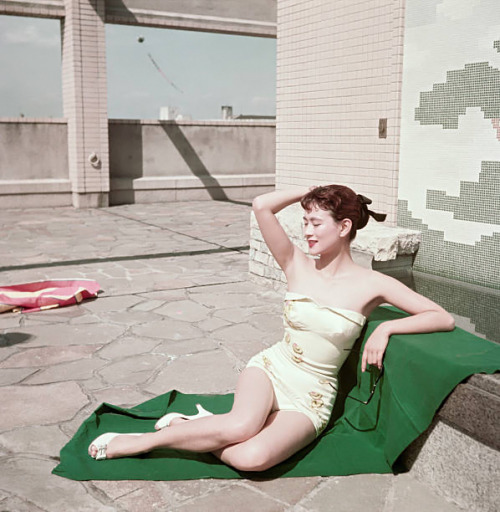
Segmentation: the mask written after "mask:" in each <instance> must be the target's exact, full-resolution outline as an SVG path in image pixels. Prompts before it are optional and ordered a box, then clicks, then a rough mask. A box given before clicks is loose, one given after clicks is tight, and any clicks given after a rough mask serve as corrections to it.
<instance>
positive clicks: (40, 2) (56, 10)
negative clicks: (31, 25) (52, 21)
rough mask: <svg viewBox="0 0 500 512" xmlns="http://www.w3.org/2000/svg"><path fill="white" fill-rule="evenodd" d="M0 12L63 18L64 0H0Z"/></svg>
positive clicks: (64, 10)
mask: <svg viewBox="0 0 500 512" xmlns="http://www.w3.org/2000/svg"><path fill="white" fill-rule="evenodd" d="M0 14H10V15H15V16H33V17H37V18H59V19H60V18H64V16H65V14H66V9H65V7H64V0H0Z"/></svg>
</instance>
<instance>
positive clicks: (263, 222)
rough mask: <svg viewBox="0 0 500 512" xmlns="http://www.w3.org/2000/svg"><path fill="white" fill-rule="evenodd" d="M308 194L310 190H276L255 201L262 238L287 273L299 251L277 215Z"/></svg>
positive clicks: (254, 209)
mask: <svg viewBox="0 0 500 512" xmlns="http://www.w3.org/2000/svg"><path fill="white" fill-rule="evenodd" d="M308 192H309V189H308V188H300V189H294V190H276V191H274V192H270V193H268V194H263V195H261V196H258V197H256V198H255V199H254V200H253V204H252V206H253V211H254V213H255V217H256V219H257V222H258V224H259V228H260V231H261V233H262V236H263V237H264V240H265V242H266V244H267V246H268V247H269V250H270V251H271V253H272V255H273V256H274V258H275V259H276V261H277V262H278V265H279V266H280V267H281V268H282V269H283V271H284V272H285V273H286V270H287V267H288V265H289V264H290V263H291V262H292V260H293V257H294V254H295V253H296V251H299V249H298V248H297V247H296V246H295V245H294V244H293V243H292V242H291V241H290V239H289V238H288V235H287V234H286V233H285V231H284V230H283V228H282V227H281V224H280V223H279V221H278V219H277V218H276V215H275V214H276V213H278V212H279V211H280V210H282V209H283V208H285V207H287V206H289V205H291V204H293V203H296V202H297V201H300V199H302V197H303V196H304V195H305V194H307V193H308Z"/></svg>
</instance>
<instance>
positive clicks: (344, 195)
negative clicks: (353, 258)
mask: <svg viewBox="0 0 500 512" xmlns="http://www.w3.org/2000/svg"><path fill="white" fill-rule="evenodd" d="M371 202H372V200H371V199H368V198H367V197H365V196H362V195H361V194H356V192H354V190H352V189H350V188H349V187H345V186H344V185H325V186H321V187H315V188H313V189H312V190H311V191H310V192H308V193H307V194H306V195H305V196H304V197H303V198H302V199H301V201H300V204H301V205H302V208H304V210H306V211H310V210H311V209H312V208H314V207H318V208H320V209H321V210H326V211H327V212H330V215H331V216H332V217H333V218H334V220H336V221H337V222H340V221H341V220H344V219H350V220H351V222H352V227H351V232H350V233H349V240H354V237H355V236H356V232H357V231H358V229H362V228H364V227H365V226H366V224H367V223H368V219H369V217H370V216H371V217H373V218H374V219H375V220H376V221H377V222H382V221H384V220H385V218H386V215H385V213H375V212H372V211H371V210H369V209H368V205H369V204H371Z"/></svg>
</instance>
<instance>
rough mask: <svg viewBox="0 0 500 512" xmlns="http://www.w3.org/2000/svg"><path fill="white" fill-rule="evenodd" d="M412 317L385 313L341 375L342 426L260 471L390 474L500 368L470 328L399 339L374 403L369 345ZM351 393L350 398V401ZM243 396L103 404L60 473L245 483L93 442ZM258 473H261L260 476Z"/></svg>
mask: <svg viewBox="0 0 500 512" xmlns="http://www.w3.org/2000/svg"><path fill="white" fill-rule="evenodd" d="M401 316H405V314H404V313H402V312H401V311H399V310H396V309H395V308H377V310H376V311H374V313H373V314H372V315H371V316H370V318H369V322H368V323H367V326H366V328H365V330H364V332H363V335H362V337H361V339H360V340H358V343H357V344H356V346H355V348H354V350H353V351H352V353H351V355H350V357H349V358H348V360H347V361H346V363H345V364H344V366H343V368H342V371H341V373H340V375H339V381H340V390H339V395H338V398H337V402H336V405H335V409H334V413H333V416H332V421H331V422H330V425H329V427H328V428H327V429H326V430H325V432H324V433H323V434H322V435H321V436H320V437H319V438H318V439H317V440H316V441H315V442H314V443H313V444H311V445H309V446H308V447H306V448H305V449H303V450H301V451H300V452H298V453H297V454H296V455H294V456H293V457H291V458H290V459H288V460H286V461H285V462H283V463H281V464H279V465H278V466H276V467H274V468H272V469H270V470H268V471H266V472H263V473H259V475H258V476H259V477H262V478H275V477H279V476H285V477H298V476H313V475H321V476H333V475H350V474H358V473H390V472H392V468H393V465H394V463H395V461H396V459H397V458H398V456H399V455H400V454H401V453H402V451H403V450H404V449H405V448H406V447H407V446H408V445H409V444H410V443H411V442H412V441H413V440H414V439H416V438H417V437H418V436H419V435H420V434H421V433H422V432H423V431H424V430H425V429H426V428H427V427H428V426H429V424H430V423H431V421H432V419H433V416H434V414H435V413H436V410H437V409H438V407H439V406H440V404H441V403H442V402H443V400H444V399H445V398H446V396H447V395H448V394H449V393H450V392H451V391H452V390H453V388H454V387H455V386H456V385H457V384H458V383H459V382H460V381H462V380H463V379H465V378H466V377H468V376H469V375H472V374H473V373H479V372H486V373H493V372H495V371H496V370H499V369H500V345H498V344H496V343H492V342H490V341H486V340H483V339H481V338H478V337H477V336H474V335H472V334H469V333H467V332H465V331H463V330H461V329H455V330H454V331H453V332H445V333H433V334H411V335H395V336H393V337H392V338H391V343H390V344H389V346H388V349H387V352H386V355H385V359H384V368H385V371H384V374H383V375H382V377H381V378H380V381H379V382H378V384H377V386H376V388H375V393H374V395H373V397H372V399H371V400H370V402H369V403H368V404H367V405H365V404H363V403H361V402H358V401H356V400H354V399H351V398H350V397H357V398H359V399H361V400H366V399H367V398H368V397H369V395H370V391H371V389H372V387H373V384H374V382H375V379H376V375H375V374H374V373H369V372H365V373H364V374H361V371H360V368H359V366H360V365H359V359H360V358H359V354H360V350H361V348H362V344H363V343H364V340H366V339H367V338H368V336H369V335H370V333H371V332H373V330H374V329H375V327H376V326H377V325H378V324H379V323H380V322H383V321H386V320H391V319H393V318H399V317H401ZM346 397H347V398H346ZM232 401H233V395H186V394H182V393H180V392H178V391H175V390H174V391H171V392H169V393H166V394H164V395H161V396H158V397H157V398H154V399H152V400H148V401H147V402H144V403H142V404H140V405H138V406H136V407H133V408H131V409H124V408H121V407H116V406H113V405H109V404H106V403H104V404H102V405H101V406H100V407H99V408H98V409H97V410H96V411H95V412H94V413H93V414H92V415H91V416H90V417H89V418H88V419H87V420H86V421H85V422H84V423H83V424H82V425H81V427H80V428H79V429H78V431H77V433H76V434H75V436H74V437H73V439H71V440H70V441H69V443H68V444H67V445H66V446H64V448H63V449H62V450H61V462H60V464H59V465H58V466H57V467H56V468H55V469H54V471H53V473H54V474H56V475H59V476H63V477H66V478H71V479H73V480H189V479H199V478H245V477H248V476H250V475H249V474H245V473H241V472H238V471H236V470H234V469H232V468H230V467H228V466H226V465H225V464H223V463H221V462H220V461H219V460H218V459H216V457H215V456H213V455H211V454H198V453H190V452H183V451H180V450H172V449H161V450H156V451H154V452H151V453H149V454H145V455H140V456H136V457H129V458H122V459H112V460H104V461H95V460H94V459H92V458H91V457H90V456H89V455H88V454H87V448H88V445H89V444H90V442H91V441H92V440H93V439H94V438H96V437H97V436H98V435H100V434H102V433H104V432H151V431H153V430H154V424H155V423H156V420H157V419H158V418H159V417H160V416H162V415H163V414H165V413H166V412H168V411H170V412H172V411H175V412H183V413H185V414H193V413H195V412H196V409H195V404H196V403H201V404H202V405H203V407H205V408H206V409H208V410H210V411H212V412H215V413H223V412H227V411H229V410H230V408H231V404H232ZM253 475H254V476H255V474H253Z"/></svg>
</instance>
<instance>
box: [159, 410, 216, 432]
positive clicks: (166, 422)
mask: <svg viewBox="0 0 500 512" xmlns="http://www.w3.org/2000/svg"><path fill="white" fill-rule="evenodd" d="M196 408H197V409H198V414H193V415H192V416H186V415H185V414H181V413H178V412H169V413H168V414H165V416H162V417H161V418H160V419H159V420H158V421H157V422H156V424H155V429H156V430H161V429H162V428H165V427H169V426H170V423H171V422H172V420H174V419H175V418H182V419H185V420H196V419H198V418H204V417H206V416H213V412H210V411H207V410H206V409H203V407H202V406H201V405H200V404H196Z"/></svg>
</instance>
